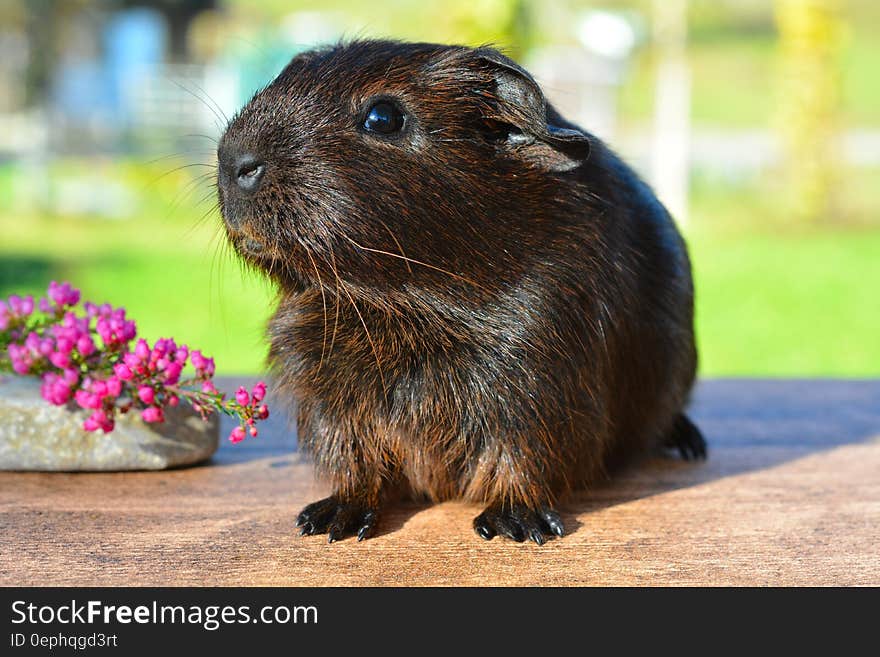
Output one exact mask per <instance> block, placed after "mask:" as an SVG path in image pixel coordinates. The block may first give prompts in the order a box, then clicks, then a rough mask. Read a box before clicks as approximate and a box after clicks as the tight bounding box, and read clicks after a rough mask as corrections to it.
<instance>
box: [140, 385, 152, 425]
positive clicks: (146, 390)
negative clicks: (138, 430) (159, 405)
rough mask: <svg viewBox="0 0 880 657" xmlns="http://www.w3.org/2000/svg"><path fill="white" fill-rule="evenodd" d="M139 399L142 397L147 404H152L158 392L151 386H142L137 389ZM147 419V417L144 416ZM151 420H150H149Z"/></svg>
mask: <svg viewBox="0 0 880 657" xmlns="http://www.w3.org/2000/svg"><path fill="white" fill-rule="evenodd" d="M137 394H138V399H140V400H141V401H142V402H144V403H145V404H148V405H149V404H152V403H153V402H154V401H155V399H156V393H155V391H154V390H153V389H152V388H151V387H150V386H141V387H139V388H138V391H137ZM144 419H145V420H146V418H144ZM147 422H150V420H147Z"/></svg>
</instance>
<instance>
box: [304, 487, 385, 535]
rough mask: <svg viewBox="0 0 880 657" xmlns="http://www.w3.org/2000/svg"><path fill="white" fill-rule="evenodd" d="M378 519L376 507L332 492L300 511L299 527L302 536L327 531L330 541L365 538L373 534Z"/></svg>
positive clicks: (325, 532)
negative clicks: (353, 537)
mask: <svg viewBox="0 0 880 657" xmlns="http://www.w3.org/2000/svg"><path fill="white" fill-rule="evenodd" d="M378 519H379V515H378V513H377V512H376V509H373V508H371V507H369V506H367V505H365V504H363V503H362V502H359V501H354V500H345V499H341V498H339V497H336V496H335V495H331V496H330V497H327V498H324V499H323V500H318V501H317V502H312V503H311V504H309V505H308V506H307V507H306V508H304V509H303V510H302V511H300V514H299V516H298V517H297V519H296V526H297V527H301V529H300V532H299V535H300V536H311V535H313V534H327V542H328V543H332V542H333V541H338V540H340V539H343V538H345V537H347V536H354V535H357V540H359V541H362V540H364V539H365V538H369V537H370V536H371V535H372V534H373V530H374V529H375V527H376V523H377V521H378Z"/></svg>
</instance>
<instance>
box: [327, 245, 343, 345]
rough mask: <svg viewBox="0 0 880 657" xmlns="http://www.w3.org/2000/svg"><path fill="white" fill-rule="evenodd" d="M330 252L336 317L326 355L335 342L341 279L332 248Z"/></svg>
mask: <svg viewBox="0 0 880 657" xmlns="http://www.w3.org/2000/svg"><path fill="white" fill-rule="evenodd" d="M329 253H330V268H331V269H332V270H333V276H334V277H335V278H336V317H335V318H334V319H333V335H331V336H330V349H329V350H328V352H327V357H328V358H329V357H330V355H331V354H332V353H333V345H334V344H336V330H337V329H338V328H339V306H340V303H339V300H340V295H339V293H340V289H339V286H340V285H341V281H340V280H339V271H338V270H337V269H336V254H335V253H333V249H329Z"/></svg>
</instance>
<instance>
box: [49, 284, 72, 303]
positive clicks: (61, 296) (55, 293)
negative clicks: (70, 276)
mask: <svg viewBox="0 0 880 657" xmlns="http://www.w3.org/2000/svg"><path fill="white" fill-rule="evenodd" d="M49 298H50V299H52V301H54V302H55V303H57V304H58V305H59V306H75V305H76V304H78V303H79V290H76V289H74V288H72V287H71V286H70V283H61V284H58V283H56V282H55V281H52V282H51V283H49Z"/></svg>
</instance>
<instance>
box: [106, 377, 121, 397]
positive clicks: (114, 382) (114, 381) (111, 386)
mask: <svg viewBox="0 0 880 657" xmlns="http://www.w3.org/2000/svg"><path fill="white" fill-rule="evenodd" d="M106 383H107V394H108V395H110V396H111V397H118V396H119V395H121V394H122V381H120V380H119V379H118V378H117V377H115V376H111V377H110V378H109V379H107V382H106Z"/></svg>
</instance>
